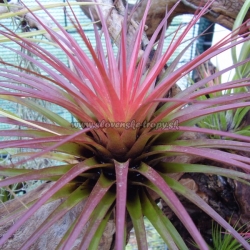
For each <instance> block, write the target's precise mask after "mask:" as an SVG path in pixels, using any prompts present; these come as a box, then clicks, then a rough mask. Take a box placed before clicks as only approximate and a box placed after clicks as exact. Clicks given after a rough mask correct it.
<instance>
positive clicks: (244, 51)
mask: <svg viewBox="0 0 250 250" xmlns="http://www.w3.org/2000/svg"><path fill="white" fill-rule="evenodd" d="M249 7H250V2H248V1H246V2H245V4H244V5H243V7H242V10H241V11H240V13H239V15H238V17H237V18H236V21H235V27H234V28H238V27H239V26H240V24H242V21H243V19H244V18H245V15H246V11H247V10H248V9H249ZM249 49H250V43H249V41H247V42H245V43H244V44H243V46H242V47H241V49H240V53H239V55H238V56H237V55H236V51H235V50H236V48H235V47H233V48H232V49H231V50H232V59H233V63H234V64H237V63H238V62H240V61H243V60H244V59H246V58H247V57H248V55H249ZM210 68H211V67H209V65H208V64H205V65H201V66H200V67H199V69H198V72H199V78H201V79H205V78H208V77H209V76H211V75H212V74H213V72H212V71H213V70H215V69H210ZM249 75H250V71H249V62H248V63H246V64H244V65H241V66H240V67H237V68H236V70H235V73H234V74H233V77H232V81H234V80H240V79H243V78H246V77H249ZM206 85H207V86H216V85H217V86H218V87H219V86H220V85H221V77H217V78H215V79H213V80H211V81H209V82H207V83H206ZM248 92H249V88H247V87H245V86H243V87H239V88H234V89H228V90H223V89H222V90H220V91H217V92H213V93H208V94H207V95H204V96H200V97H199V98H198V99H199V100H205V99H207V98H212V97H213V96H217V97H219V96H223V95H230V94H233V93H246V94H247V93H248ZM249 111H250V107H243V108H238V109H235V110H225V111H223V112H219V113H214V114H211V115H208V116H207V117H205V118H204V119H203V120H201V121H200V122H198V125H199V126H200V127H203V128H213V129H217V130H221V131H229V132H234V133H237V134H241V135H246V136H250V126H249V124H248V122H247V119H249V118H248V117H249V114H250V112H249ZM210 136H211V137H213V138H217V139H218V138H220V136H217V135H210Z"/></svg>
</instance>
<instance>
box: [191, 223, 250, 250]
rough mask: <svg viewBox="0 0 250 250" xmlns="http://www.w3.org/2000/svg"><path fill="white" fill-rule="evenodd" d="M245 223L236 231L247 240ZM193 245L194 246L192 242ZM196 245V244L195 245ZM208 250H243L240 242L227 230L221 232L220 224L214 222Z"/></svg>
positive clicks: (235, 226) (249, 238)
mask: <svg viewBox="0 0 250 250" xmlns="http://www.w3.org/2000/svg"><path fill="white" fill-rule="evenodd" d="M237 224H238V222H236V223H235V225H234V228H237ZM246 227H247V225H243V226H242V227H240V228H239V229H238V230H237V231H238V232H239V233H240V234H241V235H242V236H243V237H244V238H245V239H246V240H247V241H248V242H249V241H250V237H249V231H248V230H246ZM194 246H196V245H195V244H194ZM196 247H197V246H196ZM197 248H198V247H197ZM209 249H210V250H227V249H230V250H244V248H242V246H241V244H240V243H239V242H238V241H237V240H235V239H234V238H233V236H232V235H231V234H230V233H228V232H223V229H222V228H221V226H219V225H218V224H216V223H213V224H212V246H209Z"/></svg>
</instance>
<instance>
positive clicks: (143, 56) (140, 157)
mask: <svg viewBox="0 0 250 250" xmlns="http://www.w3.org/2000/svg"><path fill="white" fill-rule="evenodd" d="M212 2H213V1H211V2H208V3H207V4H205V6H204V7H203V8H199V9H198V10H197V13H196V14H195V15H194V17H193V18H192V20H191V21H190V22H189V23H188V24H187V26H185V27H184V29H183V30H182V32H181V35H180V36H179V37H178V38H177V39H174V40H173V41H172V42H171V44H170V45H169V46H168V48H167V49H166V51H163V41H164V36H165V34H164V32H161V31H162V30H165V29H166V26H167V20H168V17H169V15H170V14H171V12H173V11H174V8H173V9H171V10H169V11H168V12H167V14H166V16H165V18H164V19H163V20H162V22H161V23H160V25H159V26H158V28H157V29H156V31H155V33H154V34H153V36H152V37H151V39H150V41H149V43H148V45H147V47H146V48H145V51H143V53H142V51H141V41H142V36H143V31H144V27H145V21H146V18H147V11H148V9H149V8H150V1H148V4H147V7H146V10H145V14H144V16H143V19H142V21H141V22H140V24H139V26H138V29H137V31H136V32H135V34H134V40H133V41H132V43H133V46H131V44H130V46H127V30H128V23H129V22H128V21H129V20H130V19H129V15H128V14H127V13H125V15H124V22H123V28H122V31H121V37H120V45H119V50H118V53H117V56H115V53H114V52H113V48H112V45H111V39H110V36H109V33H108V29H107V26H106V23H105V19H104V17H103V15H102V12H101V11H100V10H98V7H97V12H98V13H99V16H100V21H101V23H102V34H103V36H104V39H105V50H104V48H103V45H102V43H101V38H100V35H99V32H98V30H97V28H96V27H95V26H94V31H95V39H96V48H94V47H93V46H92V45H91V43H90V42H89V40H88V38H87V37H86V35H85V33H84V31H83V30H82V28H81V26H80V24H79V22H78V20H77V18H76V17H75V15H74V13H73V16H74V18H73V20H72V21H73V23H74V25H75V28H76V30H77V32H78V34H79V35H80V36H81V38H82V40H83V42H84V43H85V44H86V46H87V49H88V52H89V53H90V55H91V56H88V55H87V54H86V52H85V51H83V50H82V48H81V46H80V45H79V44H77V42H76V41H75V40H74V39H73V38H72V36H71V35H70V34H68V33H67V32H66V31H65V30H64V29H63V27H61V25H59V24H58V22H57V20H55V18H53V16H51V15H50V14H49V13H48V12H47V11H46V9H44V11H45V12H46V13H47V14H48V15H49V16H50V18H51V20H52V21H53V22H54V23H55V25H57V27H58V28H59V29H60V32H61V33H60V34H59V33H57V32H55V31H54V30H52V29H51V28H49V27H48V26H46V25H44V24H43V23H42V22H41V21H40V19H38V18H36V15H35V14H33V12H31V14H32V15H33V16H34V19H36V20H37V22H38V23H40V25H41V26H43V27H44V29H45V30H46V32H47V33H48V35H49V36H50V37H51V39H52V40H53V42H54V43H55V44H56V46H57V47H59V48H60V49H61V50H62V51H63V52H64V53H65V54H66V55H67V56H68V58H69V60H70V65H71V67H68V66H67V65H65V64H64V63H63V62H61V61H60V60H59V59H57V58H56V57H55V56H54V55H53V54H51V53H50V52H49V51H46V50H45V49H43V48H42V47H40V46H39V45H38V44H36V43H34V42H32V41H31V40H29V39H26V38H22V37H20V36H19V35H18V34H16V33H15V32H12V31H11V30H9V29H7V28H6V27H1V28H2V29H1V31H0V33H1V35H3V36H5V37H6V38H8V39H10V40H12V41H13V42H15V43H17V44H18V45H20V46H21V47H22V48H23V49H26V50H28V51H29V52H30V53H32V54H33V55H34V56H30V55H27V54H25V53H23V52H21V51H19V50H17V49H14V48H11V47H8V46H6V45H1V46H2V48H3V49H9V50H10V51H14V52H15V53H16V54H18V55H20V56H22V57H23V58H25V59H26V60H29V61H31V62H32V63H33V64H35V65H36V66H37V67H39V68H40V69H41V72H44V73H43V74H38V73H36V72H33V71H31V70H28V69H25V68H22V67H20V66H16V65H9V64H8V63H7V62H4V61H1V64H2V67H1V71H0V76H1V78H2V79H3V80H1V82H0V86H1V89H0V97H1V99H3V100H8V101H11V102H14V103H18V104H20V105H23V106H25V107H28V108H30V109H32V110H34V111H36V112H39V113H41V114H42V115H43V116H45V117H46V118H47V119H49V120H50V122H49V123H48V122H35V121H31V120H24V119H22V118H20V117H18V116H17V115H15V114H13V113H10V112H8V111H6V110H3V109H2V108H1V109H0V113H1V115H2V117H0V121H1V122H2V123H7V124H15V125H18V126H20V127H21V129H16V130H15V129H12V130H3V131H0V135H1V136H4V137H5V138H6V141H4V142H3V141H2V142H0V148H25V149H27V150H28V152H25V153H23V154H22V155H21V154H18V155H17V157H18V160H17V161H15V162H13V164H11V165H9V166H4V165H2V166H1V167H0V174H1V176H2V177H3V179H2V180H1V181H0V187H8V186H10V185H13V184H15V183H22V182H28V181H30V180H44V181H46V182H50V183H46V184H45V185H47V186H48V188H47V189H46V191H45V192H43V193H42V194H40V192H33V193H32V199H29V202H25V203H24V200H20V205H19V206H17V207H15V208H13V207H12V209H11V210H8V213H5V216H4V217H3V218H2V219H1V225H5V224H6V223H9V224H11V225H10V226H9V228H8V229H6V232H5V233H4V234H3V235H2V237H1V239H0V246H1V247H2V249H10V248H11V245H8V244H11V243H10V242H11V240H12V239H13V237H14V239H15V237H16V236H15V233H16V231H17V232H18V231H19V233H20V231H22V230H23V229H24V228H25V225H26V223H27V221H29V219H31V218H32V216H33V215H34V214H35V213H39V211H40V210H39V209H41V208H42V207H43V206H45V204H49V203H52V202H55V201H58V203H57V204H58V205H57V207H55V208H54V209H53V210H50V211H48V214H47V216H45V218H44V219H43V220H41V217H40V220H39V222H38V223H37V225H35V226H34V228H33V227H32V230H28V231H29V232H28V233H27V234H26V235H27V237H22V240H21V242H20V243H19V245H18V248H20V249H32V247H34V245H35V244H36V242H37V241H39V238H41V237H43V236H44V234H45V235H46V232H48V231H49V230H50V228H51V227H53V225H54V224H55V223H56V222H57V221H58V220H59V219H60V218H63V217H64V216H66V215H67V214H70V213H71V211H73V210H74V209H75V208H76V207H78V205H79V204H84V205H82V206H81V208H82V209H81V211H80V213H79V214H78V216H76V217H75V218H74V220H73V222H72V224H71V225H70V226H69V227H67V228H66V231H63V229H64V227H63V226H62V228H59V229H57V230H56V235H57V236H58V235H60V240H59V241H57V240H54V242H53V244H54V245H53V246H52V247H51V246H50V248H52V249H71V248H73V247H74V246H75V247H77V248H78V249H97V248H98V244H99V242H100V239H101V237H102V235H103V234H104V232H105V228H106V226H107V225H108V223H109V221H110V220H114V221H115V237H114V238H115V239H114V242H115V246H114V247H115V249H124V246H125V244H126V236H127V225H128V224H129V223H130V222H132V224H133V227H134V230H135V235H136V238H137V244H138V249H147V240H146V232H145V227H144V221H143V218H144V216H146V217H147V218H148V219H149V220H150V221H151V223H152V224H153V226H154V227H155V228H156V230H157V231H158V232H159V234H160V235H161V237H162V238H163V240H164V241H165V242H166V244H167V246H168V248H169V249H188V246H187V243H186V242H185V239H182V238H181V236H180V234H179V232H178V230H177V229H176V228H175V227H174V225H173V224H172V222H171V221H170V220H169V219H168V217H167V216H165V215H163V213H162V211H161V210H160V208H159V207H158V206H157V200H158V199H159V198H161V199H162V200H164V201H165V202H166V204H167V205H168V206H169V208H170V209H171V210H172V211H173V212H174V213H175V214H176V216H177V217H178V218H179V220H180V221H181V223H182V224H183V225H184V226H185V227H186V229H187V230H188V232H189V234H190V236H191V237H192V238H193V240H194V241H195V242H196V243H197V245H198V246H199V248H200V249H204V250H205V249H208V246H207V243H206V242H205V240H204V239H203V237H202V235H201V234H200V232H199V230H198V229H197V227H196V225H195V224H194V222H193V220H192V219H191V217H190V215H189V213H188V211H187V210H186V209H185V207H184V205H183V204H182V202H181V200H180V199H179V197H180V196H183V197H185V198H186V199H187V200H189V201H190V202H192V203H193V204H195V205H196V206H197V207H199V208H200V209H201V210H203V211H204V212H205V213H207V214H208V215H209V216H211V217H212V218H213V219H214V220H215V221H216V222H217V223H218V224H220V225H221V226H222V227H223V228H224V229H225V230H226V231H228V232H230V233H231V234H232V235H233V237H235V239H236V240H237V241H239V243H240V244H241V245H242V246H243V247H244V248H246V249H250V246H249V244H248V242H247V241H245V239H244V238H243V237H242V236H241V235H240V234H239V233H238V232H237V231H236V230H235V229H234V228H233V227H232V226H230V225H229V223H228V222H227V221H226V220H224V219H223V218H222V217H221V216H220V215H219V214H218V213H217V212H216V211H215V210H213V209H212V208H211V207H210V206H209V205H208V204H207V203H206V202H205V201H204V200H203V199H202V198H201V197H200V196H199V195H198V194H196V193H195V192H194V191H192V190H190V189H189V188H188V187H186V186H184V185H182V184H181V183H179V182H178V181H177V180H176V179H175V178H174V176H175V175H174V174H182V173H185V172H203V173H210V174H217V175H221V176H226V177H228V178H232V179H235V180H237V181H241V182H243V183H245V184H246V185H247V184H248V180H249V179H250V175H248V174H247V173H245V171H248V170H250V159H249V158H248V157H246V156H241V155H236V154H233V153H228V152H225V149H228V148H229V149H234V150H238V151H245V152H249V151H250V138H249V137H247V136H243V135H239V134H236V133H229V132H225V131H218V130H213V129H205V128H199V127H196V126H195V124H197V122H198V121H199V120H201V119H202V118H203V117H204V116H206V115H208V114H212V113H216V112H220V111H223V110H231V109H236V108H240V107H246V106H249V105H250V102H249V101H248V100H249V94H248V93H234V94H230V95H225V96H213V97H212V98H210V99H207V100H202V101H199V100H197V98H198V97H199V96H203V95H204V94H208V93H213V92H217V91H220V90H221V89H223V90H228V89H232V88H238V87H242V86H249V85H250V83H249V78H242V79H239V80H234V81H231V82H227V83H223V84H221V85H220V86H208V87H206V88H205V89H202V90H199V87H201V86H203V85H205V83H206V82H208V81H210V80H212V79H215V78H216V77H217V76H219V75H221V74H222V73H223V71H221V72H216V73H215V74H213V75H211V76H209V77H207V78H206V79H203V80H201V81H199V82H197V83H196V84H195V85H193V86H191V87H189V88H187V89H186V90H184V91H182V92H179V93H178V94H177V95H176V96H174V97H169V98H167V97H166V96H167V93H168V92H169V90H170V89H171V87H173V86H174V84H175V83H176V82H177V81H178V80H179V79H181V78H182V77H185V76H186V75H187V74H188V73H189V72H190V71H192V70H193V69H194V68H196V67H197V66H198V65H200V64H202V63H204V62H206V61H207V60H209V59H210V58H211V57H213V56H215V55H217V54H219V53H220V52H222V51H224V50H227V49H229V48H231V47H232V46H234V45H236V44H239V43H243V42H246V41H248V40H249V37H248V36H247V35H248V34H246V35H245V36H244V37H242V38H241V39H240V40H237V33H238V32H237V31H235V32H233V33H232V34H231V35H230V36H228V37H226V38H224V39H222V40H221V41H220V42H219V43H217V44H216V45H214V46H213V47H211V48H210V49H208V50H207V51H205V52H204V53H203V54H201V55H199V56H197V57H196V58H194V59H193V60H192V61H189V62H188V63H186V64H185V65H183V66H181V67H180V68H176V66H177V63H178V61H179V60H180V59H181V57H182V55H183V54H184V53H185V51H186V49H187V48H188V46H187V47H186V48H185V49H184V50H183V51H182V52H181V53H180V54H179V55H178V56H177V57H176V59H175V60H174V61H173V63H172V64H171V65H169V67H168V68H167V69H166V71H165V73H164V74H162V70H163V69H164V67H165V65H166V63H167V62H169V59H170V57H171V56H172V55H173V53H174V52H175V51H176V49H177V48H178V47H179V46H180V44H181V43H182V42H183V41H184V40H185V36H186V34H187V33H188V31H189V30H190V29H191V28H192V27H193V26H194V25H195V24H196V23H197V22H198V20H199V18H200V17H201V16H203V15H204V14H205V13H206V12H207V11H208V10H209V6H210V5H211V4H212ZM177 4H178V3H177ZM177 4H176V5H177ZM3 28H4V29H3ZM157 39H159V41H158V43H157V48H156V51H155V53H154V57H153V60H152V63H151V65H150V66H149V67H148V58H149V55H150V52H151V51H152V49H153V48H154V46H155V42H156V40H157ZM194 41H195V39H194V40H193V41H192V42H194ZM192 42H191V43H192ZM232 42H234V43H232ZM191 43H190V44H191ZM105 51H106V52H105ZM248 60H249V59H246V60H243V61H241V62H238V63H236V64H235V65H233V66H231V67H229V68H228V69H226V70H230V69H231V68H235V67H238V66H241V65H243V64H245V63H246V62H247V61H248ZM6 66H12V68H11V67H10V68H6ZM226 70H224V72H225V71H226ZM159 75H160V77H159ZM156 80H158V82H157V84H156ZM29 98H37V99H41V100H44V101H47V102H50V103H53V104H56V105H58V106H61V107H63V108H64V109H66V110H68V111H69V112H70V113H71V114H72V115H73V116H74V117H75V119H76V121H77V123H74V124H73V126H72V124H71V123H70V122H69V121H67V120H65V119H63V118H62V117H60V116H59V115H58V114H56V113H54V112H52V111H50V110H48V109H46V108H43V107H41V106H39V105H37V104H35V103H34V102H32V100H30V99H29ZM187 132H189V133H190V132H193V133H194V134H199V136H197V137H192V140H190V139H189V138H188V136H187ZM211 133H213V134H215V135H220V136H225V137H228V138H230V139H228V140H222V139H220V140H218V139H209V138H207V137H206V135H207V134H211ZM202 134H204V137H202V136H201V135H202ZM13 136H17V137H20V138H22V139H19V140H15V139H13V140H7V139H8V137H13ZM34 149H36V150H39V151H35V152H34ZM21 156H23V158H22V159H20V157H21ZM182 156H189V157H190V158H192V159H193V160H194V159H195V158H199V159H200V158H206V159H211V160H213V161H214V162H221V163H223V164H225V165H226V166H228V169H227V168H219V167H216V166H213V165H211V166H204V165H201V164H195V163H191V161H186V162H185V161H184V162H183V158H182ZM14 157H15V155H12V158H14ZM39 157H42V158H52V159H55V160H57V161H60V162H61V164H57V165H55V166H51V167H48V168H43V169H30V168H29V169H25V168H20V167H19V166H25V163H26V162H28V161H30V160H33V159H37V158H39ZM185 159H187V158H185ZM192 162H194V161H192ZM230 166H235V167H237V168H239V169H240V171H236V170H231V169H230ZM177 194H178V196H177ZM10 203H11V201H10ZM8 204H9V203H8V202H7V203H6V204H5V208H6V209H8V208H9V207H8ZM65 220H66V219H65ZM13 221H14V223H13V224H12V222H13ZM65 223H66V222H65ZM62 232H63V233H62ZM13 235H14V236H13ZM47 236H48V237H50V236H49V235H47ZM13 244H14V243H13ZM6 247H10V248H6ZM42 247H43V248H44V245H42ZM12 248H13V246H12ZM35 248H36V249H39V246H36V247H35ZM40 248H41V245H40Z"/></svg>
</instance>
